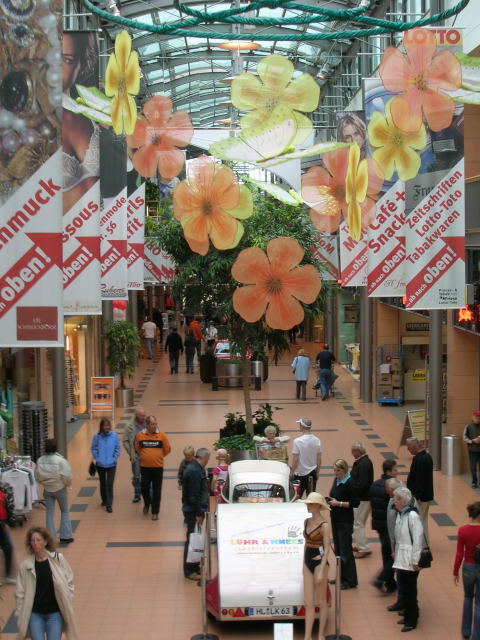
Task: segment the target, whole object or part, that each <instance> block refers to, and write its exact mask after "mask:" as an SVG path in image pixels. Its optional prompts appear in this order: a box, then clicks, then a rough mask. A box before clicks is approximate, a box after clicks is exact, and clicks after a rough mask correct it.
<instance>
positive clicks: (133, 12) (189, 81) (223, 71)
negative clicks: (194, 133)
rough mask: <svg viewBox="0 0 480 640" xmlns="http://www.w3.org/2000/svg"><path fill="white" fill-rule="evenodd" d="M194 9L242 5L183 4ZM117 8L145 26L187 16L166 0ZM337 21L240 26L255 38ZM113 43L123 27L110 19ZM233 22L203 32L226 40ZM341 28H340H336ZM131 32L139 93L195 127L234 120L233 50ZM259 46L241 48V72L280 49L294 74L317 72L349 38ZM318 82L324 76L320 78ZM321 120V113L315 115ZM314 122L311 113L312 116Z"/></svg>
mask: <svg viewBox="0 0 480 640" xmlns="http://www.w3.org/2000/svg"><path fill="white" fill-rule="evenodd" d="M307 3H309V4H312V5H314V6H316V7H318V6H321V7H325V8H328V9H334V10H343V9H349V8H353V7H356V6H358V0H307ZM186 4H188V5H192V6H193V7H194V8H195V9H198V10H201V11H210V12H211V11H221V10H224V9H231V8H232V7H234V6H240V2H238V4H233V3H225V2H217V3H215V2H212V3H209V4H208V5H207V4H204V3H198V2H192V0H190V2H188V0H187V2H186ZM118 7H119V8H120V12H121V15H122V17H124V18H130V19H132V20H136V21H138V22H143V23H147V24H161V23H166V22H174V21H177V20H180V19H185V18H186V17H187V16H185V15H184V14H180V11H179V10H178V9H176V8H175V7H174V6H172V5H169V4H167V2H166V0H152V1H148V2H146V1H143V0H123V1H122V2H121V4H120V2H118ZM253 14H254V15H255V17H264V18H266V17H294V16H299V15H301V12H299V11H295V10H291V9H283V8H272V9H267V8H261V9H257V10H255V11H254V12H252V15H253ZM336 24H337V23H334V22H329V23H315V25H298V26H297V25H295V26H294V27H290V26H284V27H265V26H261V27H253V28H251V27H250V26H249V25H244V26H243V27H240V28H242V29H243V30H244V33H246V34H248V37H249V39H251V40H253V41H255V35H256V34H260V33H268V32H271V33H274V34H279V35H281V34H282V33H285V34H291V33H298V32H299V30H300V31H303V32H306V31H307V30H308V32H309V33H310V32H313V31H322V30H327V31H332V30H335V28H336ZM103 26H104V29H105V30H106V31H107V33H108V35H109V37H110V38H111V42H113V40H114V38H115V35H116V33H117V32H118V30H119V29H120V28H121V27H119V25H116V24H114V23H111V22H109V23H104V25H103ZM238 28H239V27H238V26H237V25H230V24H218V23H215V24H212V25H211V26H203V27H202V30H203V31H208V30H209V29H210V30H211V31H212V32H217V33H218V32H220V33H222V32H225V40H228V35H229V33H231V32H232V29H238ZM338 28H340V26H338ZM344 28H347V24H346V23H345V22H342V23H341V29H344ZM130 31H131V33H132V36H133V47H134V49H136V50H137V51H138V53H139V57H140V63H141V68H142V73H143V79H142V97H143V99H147V98H148V97H150V96H151V95H155V94H160V93H161V94H163V95H167V96H169V97H170V98H171V99H172V101H173V103H174V108H175V109H186V110H188V111H189V112H190V116H191V119H192V123H193V125H194V126H195V127H196V128H201V127H206V128H209V127H218V126H222V124H223V125H224V124H225V123H222V122H221V121H222V120H223V121H226V120H229V119H230V120H234V119H236V118H237V117H238V114H236V113H235V112H234V111H233V110H232V105H231V103H230V83H229V81H228V78H229V76H232V73H233V70H232V62H233V58H234V57H235V56H236V55H237V54H236V52H235V53H232V52H230V51H225V50H222V49H220V48H218V46H217V45H218V44H219V43H220V42H221V41H220V40H217V39H211V38H208V37H207V36H206V37H205V38H199V37H195V36H192V37H183V36H182V37H179V36H172V35H162V34H155V33H150V32H147V31H142V30H140V29H138V30H136V29H133V30H130ZM258 44H259V45H260V48H259V49H256V50H254V51H241V52H240V60H241V62H240V65H241V69H242V70H243V71H252V72H254V71H255V68H256V65H257V63H258V61H259V60H260V58H262V57H263V56H266V55H268V54H270V53H273V52H276V53H282V54H284V55H286V56H288V57H289V58H290V59H291V60H292V61H293V63H294V65H295V69H296V71H295V75H298V74H300V73H303V72H309V73H311V74H312V75H313V76H316V75H317V74H318V72H319V70H320V69H321V68H322V66H323V65H324V64H325V63H329V64H330V65H331V67H334V66H335V65H338V63H339V62H340V60H341V56H342V55H343V54H345V53H346V52H347V51H348V49H349V47H350V46H351V42H349V41H338V40H322V41H308V42H302V41H288V40H281V39H279V40H275V41H261V40H260V41H258ZM318 82H319V84H322V80H321V79H318ZM319 118H320V119H322V118H323V116H322V115H321V114H319ZM314 120H315V117H314Z"/></svg>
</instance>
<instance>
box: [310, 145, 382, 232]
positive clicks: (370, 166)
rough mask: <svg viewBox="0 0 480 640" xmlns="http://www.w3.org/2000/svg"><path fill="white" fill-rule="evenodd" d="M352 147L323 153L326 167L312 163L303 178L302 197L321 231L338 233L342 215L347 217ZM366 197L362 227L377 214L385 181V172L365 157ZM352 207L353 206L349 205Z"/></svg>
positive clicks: (314, 223)
mask: <svg viewBox="0 0 480 640" xmlns="http://www.w3.org/2000/svg"><path fill="white" fill-rule="evenodd" d="M349 156H350V150H349V147H344V148H342V149H336V150H335V151H329V152H328V153H324V154H323V164H324V165H325V168H323V167H311V168H310V169H309V170H308V171H307V173H306V174H305V175H304V176H303V178H302V198H303V199H304V200H305V201H306V202H308V203H311V204H312V205H313V206H312V208H311V209H310V219H311V220H312V224H313V226H314V227H315V229H317V230H318V231H320V232H321V233H335V231H336V230H337V229H338V225H339V224H340V220H341V219H342V217H343V218H344V219H345V220H347V219H348V211H349V205H348V204H347V200H346V188H345V182H346V179H347V170H348V167H349ZM366 164H367V172H368V187H367V197H366V198H365V200H364V201H363V202H361V203H360V210H361V221H360V224H361V226H362V228H365V227H366V226H367V225H368V224H369V223H370V222H372V220H373V218H374V216H375V202H376V200H377V199H378V193H379V191H380V189H381V187H382V184H383V174H382V172H381V170H380V168H379V167H378V165H377V163H376V162H374V161H373V160H372V159H371V158H368V159H367V160H366ZM350 210H351V211H352V207H350Z"/></svg>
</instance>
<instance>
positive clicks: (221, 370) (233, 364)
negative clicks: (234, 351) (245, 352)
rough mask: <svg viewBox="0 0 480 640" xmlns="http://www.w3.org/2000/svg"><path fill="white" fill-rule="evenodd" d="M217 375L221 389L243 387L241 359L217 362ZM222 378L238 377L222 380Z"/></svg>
mask: <svg viewBox="0 0 480 640" xmlns="http://www.w3.org/2000/svg"><path fill="white" fill-rule="evenodd" d="M216 375H217V376H218V377H219V378H220V381H219V383H218V386H219V387H241V386H242V385H243V379H242V361H241V359H240V358H229V359H228V360H217V364H216ZM221 376H236V377H234V378H227V379H226V380H222V379H221Z"/></svg>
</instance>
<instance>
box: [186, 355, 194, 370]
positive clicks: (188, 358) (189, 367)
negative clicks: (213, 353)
mask: <svg viewBox="0 0 480 640" xmlns="http://www.w3.org/2000/svg"><path fill="white" fill-rule="evenodd" d="M194 357H195V353H187V354H186V355H185V360H186V366H187V373H189V372H190V371H191V372H192V373H193V359H194Z"/></svg>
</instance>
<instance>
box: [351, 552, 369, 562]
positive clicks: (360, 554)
mask: <svg viewBox="0 0 480 640" xmlns="http://www.w3.org/2000/svg"><path fill="white" fill-rule="evenodd" d="M371 555H372V552H371V551H370V550H369V551H355V553H354V554H353V557H354V558H357V560H360V559H361V558H366V557H367V556H371Z"/></svg>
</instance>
